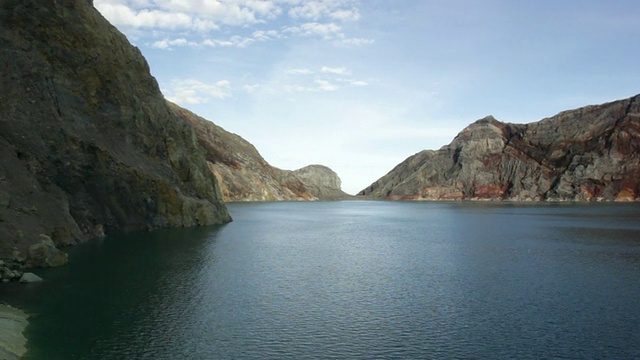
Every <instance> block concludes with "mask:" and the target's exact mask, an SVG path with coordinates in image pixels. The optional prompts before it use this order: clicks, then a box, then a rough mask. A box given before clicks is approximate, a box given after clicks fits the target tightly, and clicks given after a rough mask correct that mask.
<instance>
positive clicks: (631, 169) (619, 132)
mask: <svg viewBox="0 0 640 360" xmlns="http://www.w3.org/2000/svg"><path fill="white" fill-rule="evenodd" d="M639 156H640V95H637V96H634V97H632V98H629V99H625V100H620V101H615V102H611V103H606V104H602V105H596V106H587V107H583V108H580V109H577V110H570V111H565V112H562V113H560V114H558V115H556V116H553V117H550V118H546V119H543V120H541V121H539V122H535V123H530V124H509V123H503V122H500V121H498V120H496V119H494V118H493V117H491V116H488V117H486V118H484V119H481V120H478V121H476V122H475V123H473V124H471V125H470V126H468V127H467V128H465V129H464V130H463V131H462V132H460V133H459V134H458V136H456V138H455V139H454V140H453V142H451V144H449V145H447V146H444V147H442V148H441V149H440V150H437V151H430V150H425V151H422V152H419V153H417V154H415V155H413V156H411V157H409V158H408V159H407V160H405V161H404V162H402V163H401V164H399V165H398V166H396V167H395V168H394V169H393V170H391V171H390V172H389V173H388V174H387V175H385V176H383V177H382V178H380V179H379V180H378V181H376V182H374V183H373V184H372V185H371V186H369V187H368V188H366V189H364V190H363V191H361V192H360V193H359V195H360V196H369V197H373V198H384V199H391V200H515V201H526V200H549V201H565V200H566V201H600V200H604V201H634V200H636V201H637V200H639V199H640V157H639Z"/></svg>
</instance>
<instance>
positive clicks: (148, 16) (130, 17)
mask: <svg viewBox="0 0 640 360" xmlns="http://www.w3.org/2000/svg"><path fill="white" fill-rule="evenodd" d="M96 8H97V9H98V10H100V13H102V15H103V16H104V17H106V18H107V19H109V21H111V22H112V23H113V24H114V25H116V26H118V25H122V26H129V27H133V28H163V29H177V28H185V27H189V26H191V24H192V18H191V16H189V15H187V14H184V13H181V12H168V11H163V10H157V9H152V10H149V9H142V10H138V11H136V10H134V9H131V8H130V7H128V6H126V5H124V4H111V3H105V2H103V1H96Z"/></svg>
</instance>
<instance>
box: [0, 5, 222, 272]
mask: <svg viewBox="0 0 640 360" xmlns="http://www.w3.org/2000/svg"><path fill="white" fill-rule="evenodd" d="M0 69H1V71H0V257H8V256H10V254H11V252H12V251H14V250H18V251H21V252H22V253H26V252H27V248H28V247H29V245H31V244H34V243H36V242H39V241H40V236H39V235H40V234H44V235H46V236H48V237H50V238H51V239H52V241H53V242H54V243H55V245H56V246H61V245H68V244H73V243H76V242H78V241H81V240H84V239H87V238H91V237H97V236H101V235H103V234H104V233H105V232H110V231H129V230H144V229H155V228H161V227H172V226H192V225H206V224H217V223H223V222H226V221H229V220H230V218H229V215H228V213H227V211H226V208H225V206H224V203H223V202H222V200H221V195H220V192H219V188H218V186H217V184H216V180H215V178H214V177H213V176H211V174H210V172H209V169H208V168H207V164H206V161H205V157H204V151H203V149H202V148H201V147H200V145H199V144H198V139H197V137H196V136H195V133H194V131H193V127H192V126H191V125H190V124H188V123H186V122H184V121H182V120H181V119H179V118H177V117H176V116H175V115H174V113H173V112H172V111H171V110H170V109H169V107H168V106H167V104H166V102H165V100H164V98H163V96H162V94H161V93H160V90H159V88H158V85H157V82H156V81H155V79H154V78H153V77H152V76H151V75H150V72H149V67H148V65H147V63H146V61H145V59H144V58H143V57H142V55H141V54H140V51H139V50H138V49H137V48H135V47H133V46H132V45H131V44H130V43H129V42H128V41H127V39H126V38H125V36H124V35H123V34H121V33H120V32H119V31H118V30H116V29H115V28H114V27H113V26H111V25H110V24H109V23H108V22H107V21H106V20H105V19H104V18H103V17H102V16H101V15H100V14H99V13H98V11H96V10H95V9H94V7H93V6H92V4H91V1H87V0H68V1H37V0H3V1H2V2H0ZM14 248H15V249H14ZM14 252H15V251H14ZM27 261H29V260H27Z"/></svg>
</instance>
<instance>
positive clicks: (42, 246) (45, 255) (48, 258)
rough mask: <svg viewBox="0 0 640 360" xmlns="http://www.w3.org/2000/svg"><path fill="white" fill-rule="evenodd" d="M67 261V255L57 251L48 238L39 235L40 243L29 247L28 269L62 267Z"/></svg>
mask: <svg viewBox="0 0 640 360" xmlns="http://www.w3.org/2000/svg"><path fill="white" fill-rule="evenodd" d="M67 261H68V255H67V253H65V252H64V251H61V250H58V249H57V248H56V245H55V244H54V243H53V240H51V238H50V237H48V236H47V235H44V234H40V242H38V243H35V244H33V245H31V246H29V258H28V260H27V266H28V267H41V268H46V267H55V266H62V265H64V264H66V263H67Z"/></svg>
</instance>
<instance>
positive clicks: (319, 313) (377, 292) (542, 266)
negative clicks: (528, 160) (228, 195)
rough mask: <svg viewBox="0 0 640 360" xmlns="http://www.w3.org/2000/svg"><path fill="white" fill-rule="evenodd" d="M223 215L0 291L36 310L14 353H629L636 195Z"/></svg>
mask: <svg viewBox="0 0 640 360" xmlns="http://www.w3.org/2000/svg"><path fill="white" fill-rule="evenodd" d="M229 209H230V211H231V214H232V216H233V218H234V222H233V223H230V224H227V225H224V226H220V227H206V228H196V229H174V230H164V231H157V232H153V233H143V234H130V235H120V236H110V237H107V238H106V239H104V240H100V241H93V242H90V243H87V244H84V245H81V246H77V247H74V248H71V249H69V251H70V252H71V262H70V264H69V266H67V267H64V268H60V269H52V270H46V271H40V272H39V274H40V275H41V276H43V277H44V278H45V279H46V281H45V282H44V283H40V284H29V285H27V286H22V287H20V286H9V287H2V288H0V297H1V298H2V299H3V300H5V299H6V301H8V302H10V303H13V304H14V305H19V306H21V307H22V308H24V309H25V310H27V311H28V312H30V313H32V314H33V317H32V319H31V325H30V327H29V328H28V334H27V335H28V337H29V338H30V342H29V344H28V347H29V353H28V358H30V359H331V358H334V359H345V358H350V359H417V358H422V359H429V358H433V359H436V358H520V359H525V358H532V359H533V358H535V359H539V358H564V359H581V358H638V357H640V221H639V219H640V206H638V205H637V204H588V205H576V204H530V205H529V204H510V203H413V202H410V203H404V202H368V201H361V202H355V201H344V202H320V203H246V204H243V203H238V204H231V205H229ZM16 285H17V284H16Z"/></svg>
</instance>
